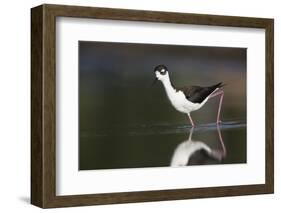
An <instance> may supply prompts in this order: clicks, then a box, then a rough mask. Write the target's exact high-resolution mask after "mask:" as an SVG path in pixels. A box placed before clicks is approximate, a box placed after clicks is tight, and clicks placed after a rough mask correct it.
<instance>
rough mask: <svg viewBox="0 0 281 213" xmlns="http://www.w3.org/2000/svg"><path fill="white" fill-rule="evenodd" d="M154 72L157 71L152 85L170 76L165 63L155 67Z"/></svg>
mask: <svg viewBox="0 0 281 213" xmlns="http://www.w3.org/2000/svg"><path fill="white" fill-rule="evenodd" d="M154 73H155V79H154V81H153V83H152V85H154V84H155V83H156V82H157V81H158V80H159V81H163V80H165V79H167V78H169V76H168V68H167V67H166V66H165V65H163V64H161V65H158V66H156V67H155V68H154Z"/></svg>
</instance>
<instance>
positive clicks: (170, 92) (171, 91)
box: [162, 75, 176, 98]
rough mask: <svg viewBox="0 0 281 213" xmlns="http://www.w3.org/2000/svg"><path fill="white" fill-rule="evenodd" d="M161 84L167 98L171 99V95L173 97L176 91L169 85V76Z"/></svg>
mask: <svg viewBox="0 0 281 213" xmlns="http://www.w3.org/2000/svg"><path fill="white" fill-rule="evenodd" d="M162 83H163V86H164V88H165V91H166V93H167V95H168V97H169V98H171V95H173V94H174V93H175V92H176V90H175V88H174V87H173V86H172V84H171V81H170V77H169V75H167V77H166V78H164V79H163V80H162Z"/></svg>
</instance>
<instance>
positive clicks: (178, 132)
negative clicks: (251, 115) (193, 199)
mask: <svg viewBox="0 0 281 213" xmlns="http://www.w3.org/2000/svg"><path fill="white" fill-rule="evenodd" d="M191 132H192V129H191V128H190V127H189V126H188V125H174V126H170V125H167V124H162V125H159V124H158V125H152V126H145V125H144V126H135V127H130V128H116V129H110V130H104V131H100V132H99V133H97V132H96V133H95V131H94V130H93V131H84V132H81V136H80V140H81V141H80V153H83V155H82V156H80V169H81V170H90V169H112V168H138V167H162V166H189V165H207V164H230V163H232V164H233V163H246V151H247V148H246V124H245V123H244V122H241V121H235V122H224V123H223V124H221V125H220V126H219V127H217V126H216V124H208V125H200V126H198V127H196V128H194V129H193V133H192V135H190V134H191Z"/></svg>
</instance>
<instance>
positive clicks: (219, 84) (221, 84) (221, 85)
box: [214, 82, 226, 88]
mask: <svg viewBox="0 0 281 213" xmlns="http://www.w3.org/2000/svg"><path fill="white" fill-rule="evenodd" d="M225 85H226V84H224V83H223V82H220V83H218V84H216V85H214V87H216V88H222V87H224V86H225Z"/></svg>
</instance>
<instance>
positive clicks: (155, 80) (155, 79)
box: [151, 78, 158, 86]
mask: <svg viewBox="0 0 281 213" xmlns="http://www.w3.org/2000/svg"><path fill="white" fill-rule="evenodd" d="M157 81H158V79H157V78H154V81H153V82H152V84H151V86H153V85H154V84H155V83H156V82H157Z"/></svg>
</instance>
